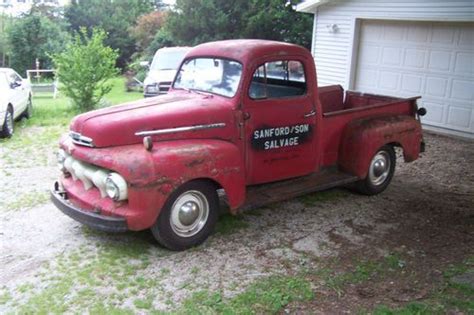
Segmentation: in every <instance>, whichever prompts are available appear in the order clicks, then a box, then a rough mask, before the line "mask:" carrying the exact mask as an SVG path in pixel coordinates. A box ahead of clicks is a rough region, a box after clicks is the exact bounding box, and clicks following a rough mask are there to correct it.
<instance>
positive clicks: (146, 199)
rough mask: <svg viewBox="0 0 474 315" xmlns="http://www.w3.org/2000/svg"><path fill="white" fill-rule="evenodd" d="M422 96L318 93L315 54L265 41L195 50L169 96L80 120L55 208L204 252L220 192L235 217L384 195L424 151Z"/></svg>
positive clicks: (100, 225)
mask: <svg viewBox="0 0 474 315" xmlns="http://www.w3.org/2000/svg"><path fill="white" fill-rule="evenodd" d="M416 99H417V97H413V98H398V97H389V96H381V95H372V94H364V93H358V92H352V91H347V92H344V91H343V89H342V87H341V86H326V87H319V88H318V85H317V80H316V69H315V65H314V60H313V58H312V56H311V54H310V52H309V51H308V50H307V49H305V48H303V47H300V46H297V45H293V44H287V43H281V42H274V41H263V40H228V41H220V42H212V43H206V44H202V45H200V46H197V47H195V48H193V49H192V50H191V51H190V52H189V53H188V54H187V55H186V57H185V59H184V61H183V62H182V64H181V66H180V68H179V70H178V72H177V75H176V78H175V80H174V82H173V85H172V87H171V89H170V92H169V94H168V95H163V96H158V97H154V98H149V99H143V100H139V101H136V102H131V103H127V104H123V105H118V106H113V107H110V108H105V109H100V110H95V111H91V112H88V113H85V114H81V115H79V116H77V117H75V118H74V119H73V121H72V123H71V125H70V133H69V134H67V135H64V136H63V137H62V138H61V140H60V150H59V153H58V163H59V164H60V168H61V170H62V174H61V176H60V179H59V180H58V181H57V182H56V183H55V185H54V188H53V190H52V201H53V202H54V204H55V205H56V206H57V207H58V208H59V209H60V210H61V211H62V212H64V213H65V214H67V215H69V216H71V217H72V218H74V219H75V220H77V221H79V222H81V223H83V224H85V225H88V226H91V227H93V228H96V229H100V230H104V231H114V232H119V231H127V230H132V231H138V230H144V229H151V231H152V233H153V235H154V236H155V238H156V240H157V241H158V242H159V243H160V244H162V245H163V246H165V247H167V248H169V249H172V250H183V249H186V248H189V247H191V246H196V245H198V244H200V243H202V242H203V241H204V240H205V239H206V238H207V237H208V236H209V235H210V233H211V232H212V230H213V228H214V226H215V224H216V221H217V219H218V213H219V195H223V194H225V197H226V198H225V199H226V202H227V203H228V206H229V209H230V210H229V211H230V212H231V213H232V214H236V213H238V212H239V211H241V210H243V209H247V208H251V207H259V206H262V205H264V204H267V203H273V202H277V201H281V200H284V199H288V198H291V197H294V196H299V195H302V194H307V193H310V192H314V191H318V190H323V189H328V188H331V187H335V186H341V185H348V184H351V185H352V186H353V187H354V188H355V189H357V190H358V191H359V192H361V193H363V194H367V195H373V194H378V193H380V192H382V191H383V190H384V189H385V188H386V187H387V185H388V184H389V183H390V181H391V179H392V176H393V173H394V169H395V161H396V157H395V151H394V147H400V148H401V149H402V150H403V157H404V160H405V161H406V162H410V161H413V160H415V159H417V158H418V156H419V154H420V152H422V151H423V150H424V143H423V137H422V128H421V124H420V117H419V116H421V115H423V114H424V113H425V110H424V109H423V108H420V109H418V108H417V104H416Z"/></svg>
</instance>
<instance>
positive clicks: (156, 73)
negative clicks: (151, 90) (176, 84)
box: [144, 69, 176, 85]
mask: <svg viewBox="0 0 474 315" xmlns="http://www.w3.org/2000/svg"><path fill="white" fill-rule="evenodd" d="M175 75H176V69H169V70H150V72H148V75H147V76H146V79H145V81H144V84H145V85H150V84H155V83H159V82H173V80H174V76H175Z"/></svg>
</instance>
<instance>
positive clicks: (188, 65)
mask: <svg viewBox="0 0 474 315" xmlns="http://www.w3.org/2000/svg"><path fill="white" fill-rule="evenodd" d="M241 76H242V64H240V63H238V62H236V61H232V60H225V59H219V58H193V59H189V60H186V61H185V62H184V63H183V65H182V66H181V69H179V71H178V76H177V77H176V80H175V82H174V86H173V87H174V88H175V89H185V90H197V91H203V92H209V93H213V94H218V95H222V96H226V97H233V96H234V95H235V93H236V92H237V88H238V87H239V82H240V77H241Z"/></svg>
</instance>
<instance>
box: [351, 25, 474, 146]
mask: <svg viewBox="0 0 474 315" xmlns="http://www.w3.org/2000/svg"><path fill="white" fill-rule="evenodd" d="M359 38H360V43H359V53H358V55H357V64H356V73H355V76H354V78H355V82H354V89H357V90H362V91H366V92H372V93H379V94H387V95H395V96H416V95H421V96H422V100H420V102H419V104H422V106H425V107H426V108H427V110H428V114H427V115H426V116H425V117H423V120H422V121H423V123H424V124H427V125H433V126H436V127H442V128H446V129H447V130H454V131H461V132H466V133H468V134H469V136H471V137H473V136H474V47H473V46H474V40H473V38H474V23H455V22H449V23H448V22H409V21H383V20H367V21H363V22H362V23H361V29H360V37H359Z"/></svg>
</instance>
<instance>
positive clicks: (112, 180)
mask: <svg viewBox="0 0 474 315" xmlns="http://www.w3.org/2000/svg"><path fill="white" fill-rule="evenodd" d="M105 192H106V193H107V196H109V198H111V199H113V200H115V201H119V200H125V199H127V198H128V192H127V182H126V181H125V179H124V178H123V177H122V176H120V175H119V174H117V173H111V174H109V176H107V179H106V180H105Z"/></svg>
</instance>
